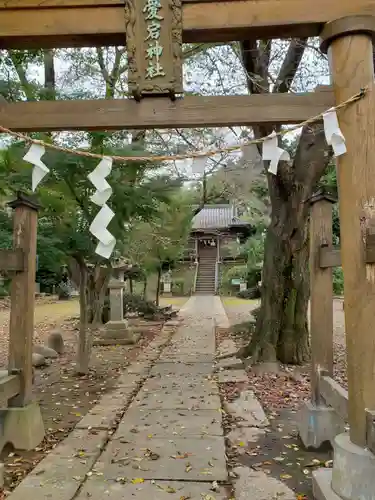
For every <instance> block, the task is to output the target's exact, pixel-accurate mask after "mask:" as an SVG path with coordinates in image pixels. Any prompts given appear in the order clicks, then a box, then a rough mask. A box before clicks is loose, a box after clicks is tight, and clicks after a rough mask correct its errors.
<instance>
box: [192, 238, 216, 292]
mask: <svg viewBox="0 0 375 500" xmlns="http://www.w3.org/2000/svg"><path fill="white" fill-rule="evenodd" d="M215 266H216V248H215V247H208V248H205V249H202V250H201V251H200V252H199V264H198V275H197V282H196V286H195V294H196V295H215Z"/></svg>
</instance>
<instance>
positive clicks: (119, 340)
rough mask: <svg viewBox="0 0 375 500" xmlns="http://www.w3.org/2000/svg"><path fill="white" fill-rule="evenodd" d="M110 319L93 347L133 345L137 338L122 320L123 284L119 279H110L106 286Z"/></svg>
mask: <svg viewBox="0 0 375 500" xmlns="http://www.w3.org/2000/svg"><path fill="white" fill-rule="evenodd" d="M108 288H109V303H110V317H109V321H108V323H106V324H105V326H104V328H103V329H102V330H101V332H100V335H99V338H97V339H96V341H95V345H117V344H121V345H123V344H135V343H136V341H137V340H138V338H139V336H136V335H135V334H134V332H132V331H131V329H130V328H129V325H128V322H127V321H126V320H125V319H124V303H123V292H124V288H125V282H124V281H123V280H121V279H111V281H110V282H109V285H108Z"/></svg>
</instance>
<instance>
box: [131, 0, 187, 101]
mask: <svg viewBox="0 0 375 500" xmlns="http://www.w3.org/2000/svg"><path fill="white" fill-rule="evenodd" d="M125 17H126V44H127V52H128V64H129V76H128V83H129V91H130V92H131V93H132V94H133V95H134V96H135V97H141V96H142V95H147V94H152V95H169V96H171V97H173V96H175V95H176V94H180V93H182V91H183V85H182V63H181V53H182V6H181V0H126V3H125Z"/></svg>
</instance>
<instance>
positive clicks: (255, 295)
mask: <svg viewBox="0 0 375 500" xmlns="http://www.w3.org/2000/svg"><path fill="white" fill-rule="evenodd" d="M237 297H238V298H239V299H247V300H254V299H259V298H260V289H259V287H258V286H254V287H252V288H248V289H247V290H242V291H241V292H238V293H237Z"/></svg>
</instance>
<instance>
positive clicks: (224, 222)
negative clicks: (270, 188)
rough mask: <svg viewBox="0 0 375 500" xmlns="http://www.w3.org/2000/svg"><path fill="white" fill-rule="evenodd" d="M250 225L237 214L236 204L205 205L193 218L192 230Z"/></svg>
mask: <svg viewBox="0 0 375 500" xmlns="http://www.w3.org/2000/svg"><path fill="white" fill-rule="evenodd" d="M242 225H248V224H247V223H246V222H244V221H241V220H240V218H239V217H238V216H237V210H236V208H235V206H234V205H230V204H220V205H219V204H218V205H205V206H204V207H203V208H202V210H201V211H200V212H199V213H198V214H197V215H196V216H195V217H194V218H193V223H192V230H193V231H194V230H204V229H219V228H220V229H224V228H229V227H231V226H242Z"/></svg>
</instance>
